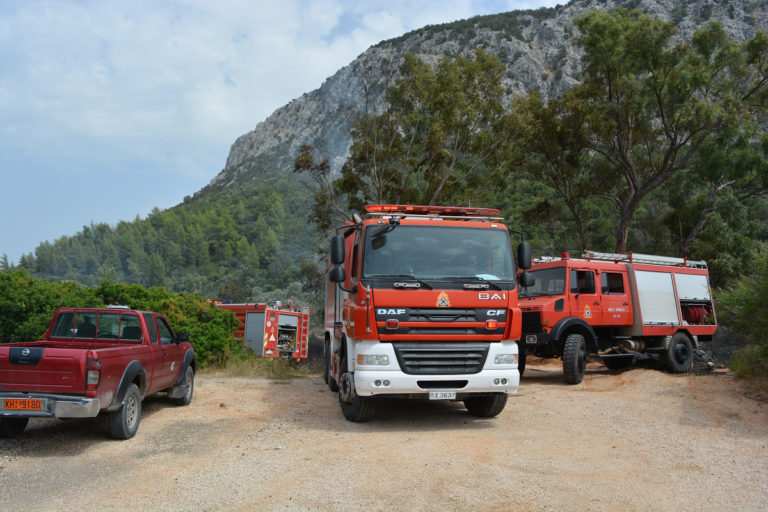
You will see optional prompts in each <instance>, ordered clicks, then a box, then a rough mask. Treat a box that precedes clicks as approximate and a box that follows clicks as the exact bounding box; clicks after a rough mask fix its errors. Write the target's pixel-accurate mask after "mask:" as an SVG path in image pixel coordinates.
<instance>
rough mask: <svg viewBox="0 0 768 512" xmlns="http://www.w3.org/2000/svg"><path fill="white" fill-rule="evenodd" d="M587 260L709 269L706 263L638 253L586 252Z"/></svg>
mask: <svg viewBox="0 0 768 512" xmlns="http://www.w3.org/2000/svg"><path fill="white" fill-rule="evenodd" d="M584 258H585V259H587V260H598V261H612V262H614V263H621V262H627V263H637V264H641V265H666V266H670V267H688V268H707V262H706V261H694V260H689V259H687V258H673V257H670V256H654V255H651V254H637V253H632V252H628V253H610V252H594V251H585V252H584Z"/></svg>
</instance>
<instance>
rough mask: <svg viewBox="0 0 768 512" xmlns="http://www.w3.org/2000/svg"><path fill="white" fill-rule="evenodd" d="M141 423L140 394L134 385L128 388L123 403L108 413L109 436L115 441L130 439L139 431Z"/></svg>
mask: <svg viewBox="0 0 768 512" xmlns="http://www.w3.org/2000/svg"><path fill="white" fill-rule="evenodd" d="M139 421H141V394H140V393H139V388H138V387H136V384H131V385H130V386H128V391H126V393H125V402H124V403H123V405H122V406H121V407H120V408H119V409H118V410H116V411H112V412H110V413H109V435H110V436H112V437H114V438H115V439H130V438H132V437H133V436H134V435H135V434H136V431H137V430H138V429H139Z"/></svg>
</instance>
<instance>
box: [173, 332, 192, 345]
mask: <svg viewBox="0 0 768 512" xmlns="http://www.w3.org/2000/svg"><path fill="white" fill-rule="evenodd" d="M187 341H189V333H186V332H180V333H178V334H177V335H176V338H175V339H174V340H173V342H174V343H176V344H177V345H178V344H179V343H185V342H187Z"/></svg>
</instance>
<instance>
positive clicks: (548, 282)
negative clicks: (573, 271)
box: [520, 267, 565, 297]
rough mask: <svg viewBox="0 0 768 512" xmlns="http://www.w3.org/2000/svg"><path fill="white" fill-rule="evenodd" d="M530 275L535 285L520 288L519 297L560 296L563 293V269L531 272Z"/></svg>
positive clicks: (556, 268)
mask: <svg viewBox="0 0 768 512" xmlns="http://www.w3.org/2000/svg"><path fill="white" fill-rule="evenodd" d="M530 274H531V275H532V276H533V277H534V279H535V281H536V282H535V283H534V284H533V286H529V287H527V288H523V287H520V296H521V297H536V296H539V295H562V294H564V293H565V267H554V268H545V269H542V270H533V271H531V272H530Z"/></svg>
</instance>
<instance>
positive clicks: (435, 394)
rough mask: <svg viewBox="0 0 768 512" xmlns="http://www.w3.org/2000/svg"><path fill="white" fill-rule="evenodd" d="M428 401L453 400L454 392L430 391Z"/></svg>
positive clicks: (454, 397)
mask: <svg viewBox="0 0 768 512" xmlns="http://www.w3.org/2000/svg"><path fill="white" fill-rule="evenodd" d="M429 399H430V400H455V399H456V392H455V391H430V392H429Z"/></svg>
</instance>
